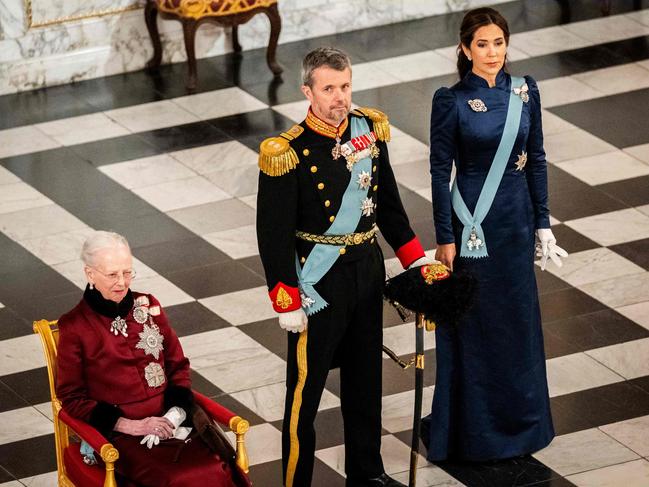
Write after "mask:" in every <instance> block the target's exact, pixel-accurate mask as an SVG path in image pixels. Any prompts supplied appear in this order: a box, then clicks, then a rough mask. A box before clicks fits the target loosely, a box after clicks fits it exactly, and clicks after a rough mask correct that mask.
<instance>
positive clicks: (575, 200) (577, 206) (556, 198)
mask: <svg viewBox="0 0 649 487" xmlns="http://www.w3.org/2000/svg"><path fill="white" fill-rule="evenodd" d="M624 208H628V205H627V204H625V203H623V202H622V201H620V200H618V199H616V198H613V197H611V196H609V195H608V194H606V193H604V192H603V191H601V190H599V189H597V188H593V187H587V188H583V189H577V190H575V191H566V192H562V193H556V194H552V195H551V196H550V213H551V214H552V216H553V217H555V218H557V219H558V220H559V221H562V222H565V221H568V220H575V219H577V218H584V217H587V216H592V215H597V214H600V213H608V212H609V211H616V210H622V209H624ZM559 245H561V244H559Z"/></svg>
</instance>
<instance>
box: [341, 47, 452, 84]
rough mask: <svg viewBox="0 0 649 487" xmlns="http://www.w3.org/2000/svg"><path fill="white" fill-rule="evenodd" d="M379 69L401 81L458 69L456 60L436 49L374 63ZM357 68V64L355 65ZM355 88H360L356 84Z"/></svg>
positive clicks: (429, 76) (433, 75) (449, 72)
mask: <svg viewBox="0 0 649 487" xmlns="http://www.w3.org/2000/svg"><path fill="white" fill-rule="evenodd" d="M372 64H373V65H374V66H375V67H376V68H377V69H379V70H381V71H384V72H386V73H388V74H389V75H390V76H393V77H395V78H396V79H398V80H400V81H414V80H419V79H424V78H432V77H435V76H441V75H443V74H451V73H454V72H455V71H456V69H457V68H456V66H455V62H453V61H451V60H450V59H448V58H446V57H444V56H442V55H441V54H439V53H436V52H434V51H423V52H417V53H414V54H407V55H404V56H397V57H392V58H388V59H382V60H380V61H374V62H373V63H372ZM354 69H356V66H354ZM354 88H355V89H358V88H357V87H356V86H354Z"/></svg>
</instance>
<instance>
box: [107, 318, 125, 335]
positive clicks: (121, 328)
mask: <svg viewBox="0 0 649 487" xmlns="http://www.w3.org/2000/svg"><path fill="white" fill-rule="evenodd" d="M127 328H128V323H126V320H124V318H122V317H121V316H118V317H117V318H115V319H114V320H113V321H112V322H111V323H110V331H111V333H112V334H113V335H115V336H117V335H119V334H120V333H121V334H122V336H123V337H127V336H128V333H126V330H127Z"/></svg>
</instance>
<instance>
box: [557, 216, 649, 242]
mask: <svg viewBox="0 0 649 487" xmlns="http://www.w3.org/2000/svg"><path fill="white" fill-rule="evenodd" d="M564 223H565V224H566V225H567V226H569V227H570V228H572V229H573V230H577V231H578V232H579V233H581V234H583V235H585V236H586V237H588V238H590V239H591V240H593V241H595V242H597V243H598V244H600V245H606V246H609V245H615V244H619V243H624V242H631V241H633V240H640V239H643V238H649V215H645V214H643V213H642V212H640V211H638V210H636V209H633V208H629V209H626V210H618V211H611V212H609V213H602V214H600V215H593V216H588V217H584V218H579V219H577V220H568V221H566V222H564Z"/></svg>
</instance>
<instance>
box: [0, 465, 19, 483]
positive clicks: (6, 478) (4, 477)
mask: <svg viewBox="0 0 649 487" xmlns="http://www.w3.org/2000/svg"><path fill="white" fill-rule="evenodd" d="M12 480H16V477H14V476H13V475H11V474H10V473H9V472H7V471H6V470H5V469H4V468H3V467H2V465H0V482H2V483H5V482H11V481H12Z"/></svg>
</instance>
